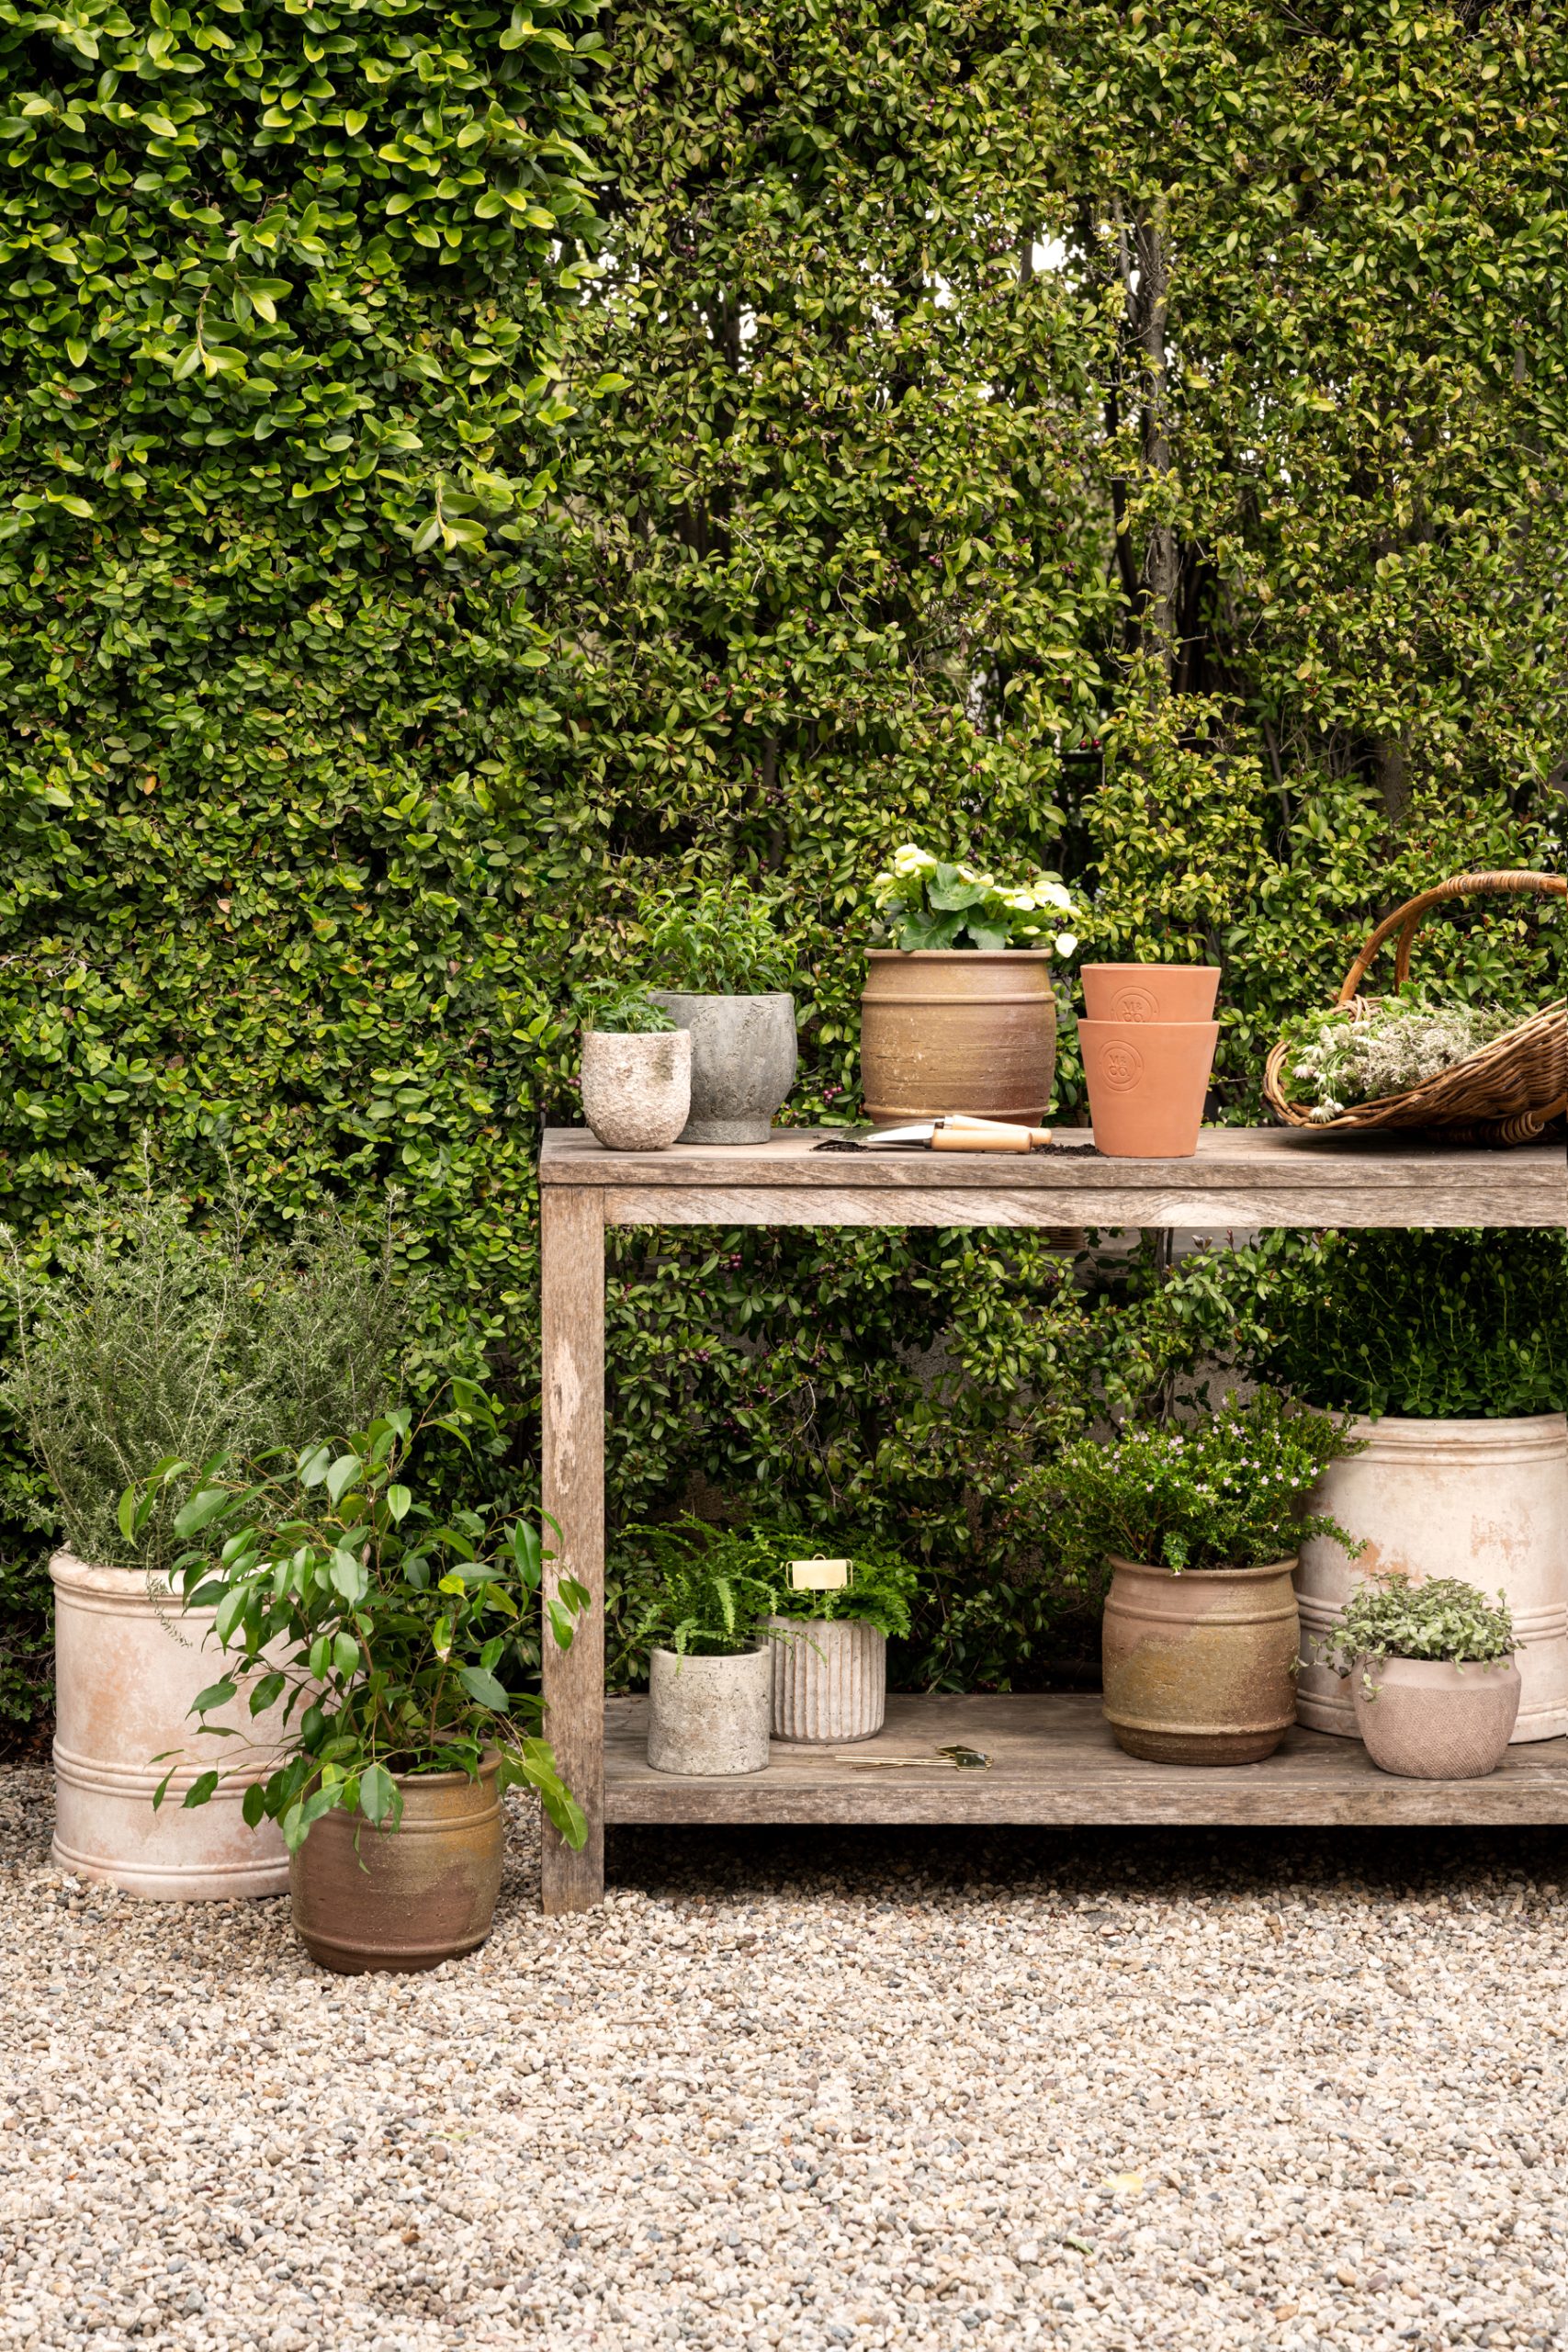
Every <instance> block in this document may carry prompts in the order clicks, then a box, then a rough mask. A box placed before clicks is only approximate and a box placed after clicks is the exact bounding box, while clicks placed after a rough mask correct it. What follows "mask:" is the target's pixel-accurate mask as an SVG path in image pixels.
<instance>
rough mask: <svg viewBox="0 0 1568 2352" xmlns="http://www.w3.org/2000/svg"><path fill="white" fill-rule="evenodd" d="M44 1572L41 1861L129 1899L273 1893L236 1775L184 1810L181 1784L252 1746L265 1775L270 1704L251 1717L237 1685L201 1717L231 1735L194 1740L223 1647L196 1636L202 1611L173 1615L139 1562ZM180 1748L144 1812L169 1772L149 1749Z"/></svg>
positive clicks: (272, 1836) (270, 1836)
mask: <svg viewBox="0 0 1568 2352" xmlns="http://www.w3.org/2000/svg"><path fill="white" fill-rule="evenodd" d="M49 1573H50V1575H51V1577H52V1578H53V1580H54V1671H55V1734H54V1781H55V1822H54V1860H55V1861H56V1862H57V1863H58V1865H59V1866H60V1868H61V1869H62V1870H68V1871H76V1872H77V1873H78V1875H79V1876H81V1877H83V1878H91V1879H103V1880H107V1882H108V1883H109V1884H110V1885H112V1886H118V1887H122V1888H123V1889H124V1890H125V1892H126V1893H127V1894H141V1895H148V1896H151V1897H152V1898H154V1899H156V1900H159V1901H163V1902H166V1903H202V1902H212V1901H216V1900H219V1899H220V1898H224V1897H228V1896H232V1895H241V1894H286V1893H287V1891H288V1855H287V1853H286V1852H285V1850H284V1846H283V1839H282V1838H281V1836H280V1835H279V1833H278V1830H277V1827H276V1824H274V1823H273V1822H270V1821H264V1822H263V1823H262V1824H261V1825H260V1826H259V1827H258V1828H255V1829H248V1828H247V1827H246V1826H245V1824H244V1821H243V1818H242V1815H241V1812H240V1807H241V1805H242V1804H243V1799H244V1784H243V1782H241V1781H226V1782H225V1783H224V1785H223V1786H222V1787H220V1789H219V1791H218V1792H217V1794H216V1795H215V1796H214V1797H213V1798H212V1799H211V1800H210V1801H209V1803H208V1804H204V1805H200V1806H198V1807H197V1808H196V1809H195V1810H194V1811H192V1812H190V1813H186V1811H185V1810H184V1809H183V1805H182V1802H181V1801H182V1799H183V1797H184V1795H185V1792H186V1790H187V1789H188V1788H189V1787H190V1785H191V1783H192V1781H195V1780H196V1779H197V1777H198V1775H199V1774H200V1773H202V1772H205V1771H210V1770H212V1769H213V1768H214V1767H215V1766H217V1767H220V1768H221V1769H222V1770H226V1771H228V1770H233V1769H234V1767H235V1766H236V1765H237V1764H238V1763H239V1762H240V1761H241V1758H242V1755H243V1753H244V1751H243V1750H242V1748H241V1740H245V1741H249V1742H251V1743H252V1744H253V1745H252V1747H251V1749H250V1751H249V1758H247V1760H251V1759H254V1768H255V1769H254V1772H253V1773H252V1774H251V1775H250V1777H251V1778H254V1779H255V1780H265V1777H266V1776H267V1774H268V1773H269V1772H270V1771H272V1770H273V1769H274V1767H275V1764H276V1755H275V1753H274V1750H273V1747H272V1742H273V1741H275V1740H276V1738H277V1736H278V1735H279V1733H280V1731H281V1721H280V1716H281V1710H280V1709H279V1710H276V1711H270V1712H269V1713H265V1714H264V1715H262V1716H261V1717H260V1718H259V1719H257V1720H255V1721H253V1719H252V1717H251V1714H250V1713H249V1710H248V1709H247V1707H246V1706H245V1704H244V1699H243V1693H242V1695H241V1697H240V1699H239V1700H237V1701H236V1702H235V1703H234V1705H233V1706H231V1707H226V1708H223V1709H221V1710H218V1711H215V1712H214V1713H213V1714H211V1715H210V1716H209V1718H208V1720H209V1722H212V1723H220V1724H229V1725H231V1728H232V1729H233V1730H234V1731H235V1732H237V1733H238V1734H239V1737H238V1738H235V1739H203V1738H202V1737H201V1735H200V1733H199V1731H198V1729H197V1725H196V1724H195V1723H194V1722H193V1721H192V1720H191V1717H190V1715H189V1713H188V1710H189V1707H190V1703H191V1702H192V1700H193V1699H194V1698H195V1697H196V1696H197V1692H198V1691H205V1690H206V1689H207V1687H208V1685H209V1683H212V1682H217V1681H220V1679H222V1676H223V1672H224V1660H223V1657H222V1653H221V1652H220V1649H219V1648H218V1645H217V1644H216V1643H215V1642H209V1639H208V1637H209V1634H210V1633H211V1630H212V1614H213V1612H212V1611H211V1610H209V1609H193V1610H190V1611H182V1610H181V1608H180V1606H179V1603H178V1601H177V1600H172V1599H171V1598H170V1597H169V1596H168V1595H167V1594H166V1593H165V1594H164V1595H163V1597H162V1598H161V1599H159V1600H154V1599H153V1598H152V1595H151V1594H150V1593H149V1592H148V1589H147V1579H146V1577H144V1576H143V1574H142V1573H141V1570H140V1569H139V1568H101V1567H92V1566H88V1564H87V1563H86V1562H85V1561H83V1560H78V1559H77V1558H76V1557H75V1555H73V1553H70V1552H57V1553H56V1554H55V1555H54V1557H53V1559H52V1560H51V1562H50V1564H49ZM168 1749H180V1750H183V1752H184V1755H185V1757H186V1759H187V1760H186V1762H184V1763H182V1764H181V1765H180V1767H179V1768H178V1770H176V1771H175V1777H174V1779H173V1780H172V1781H170V1783H169V1788H168V1793H167V1794H166V1795H165V1797H164V1802H163V1804H162V1805H161V1806H160V1807H159V1809H158V1811H157V1812H156V1813H154V1812H153V1810H152V1792H153V1791H154V1790H155V1789H156V1787H157V1785H158V1783H159V1781H161V1780H162V1779H163V1777H164V1773H165V1772H166V1771H167V1770H168V1769H169V1767H168V1765H167V1764H166V1763H164V1764H155V1763H154V1762H153V1761H152V1758H154V1757H155V1756H158V1755H160V1754H163V1753H164V1751H165V1750H168Z"/></svg>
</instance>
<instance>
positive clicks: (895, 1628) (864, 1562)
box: [760, 1528, 919, 1747]
mask: <svg viewBox="0 0 1568 2352" xmlns="http://www.w3.org/2000/svg"><path fill="white" fill-rule="evenodd" d="M760 1540H761V1542H762V1543H763V1544H765V1545H766V1547H767V1549H768V1550H769V1551H770V1552H771V1553H772V1555H773V1578H774V1590H775V1593H776V1596H777V1597H776V1599H775V1601H774V1604H773V1612H772V1614H771V1615H770V1616H769V1618H768V1620H767V1631H768V1632H769V1634H771V1635H772V1636H773V1737H774V1738H775V1739H782V1740H795V1741H801V1742H806V1743H810V1744H815V1745H817V1746H825V1745H831V1746H834V1747H839V1746H841V1745H843V1744H845V1743H847V1742H849V1741H852V1740H857V1739H873V1738H874V1737H875V1736H876V1734H877V1733H878V1732H879V1731H880V1730H881V1729H882V1726H883V1724H884V1723H885V1721H886V1715H887V1643H888V1638H889V1636H890V1635H892V1636H895V1637H897V1638H898V1639H900V1640H901V1639H903V1638H905V1637H906V1636H907V1635H908V1631H909V1615H910V1605H911V1603H912V1601H913V1600H914V1597H915V1593H916V1590H917V1589H918V1587H919V1569H918V1568H917V1567H915V1566H913V1565H912V1564H911V1563H910V1562H909V1561H908V1560H904V1559H900V1558H899V1557H898V1556H897V1554H896V1553H892V1552H888V1551H886V1550H884V1549H882V1548H881V1547H880V1546H879V1545H877V1544H868V1543H864V1542H862V1541H860V1540H858V1539H857V1540H855V1541H854V1542H853V1544H852V1556H850V1557H849V1558H848V1559H845V1560H842V1561H839V1560H833V1561H826V1560H821V1559H818V1558H816V1557H814V1556H813V1555H814V1554H815V1552H816V1550H817V1548H818V1547H817V1546H816V1544H814V1543H813V1541H812V1539H811V1538H810V1537H809V1536H807V1535H806V1534H805V1533H803V1532H801V1531H799V1530H797V1529H789V1528H784V1529H778V1530H770V1531H767V1532H765V1533H763V1534H762V1535H761V1539H760ZM839 1577H841V1578H842V1581H841V1582H840V1581H839V1580H838V1579H839Z"/></svg>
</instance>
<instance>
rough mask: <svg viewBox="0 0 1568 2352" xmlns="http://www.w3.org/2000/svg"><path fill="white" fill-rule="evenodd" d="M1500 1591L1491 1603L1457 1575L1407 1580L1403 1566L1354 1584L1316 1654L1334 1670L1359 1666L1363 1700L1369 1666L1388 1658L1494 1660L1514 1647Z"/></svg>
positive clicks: (1462, 1662)
mask: <svg viewBox="0 0 1568 2352" xmlns="http://www.w3.org/2000/svg"><path fill="white" fill-rule="evenodd" d="M1518 1646H1519V1642H1518V1636H1517V1634H1516V1633H1515V1631H1514V1621H1513V1618H1512V1617H1511V1615H1510V1614H1509V1611H1508V1603H1507V1599H1506V1595H1505V1594H1504V1593H1502V1592H1501V1591H1500V1592H1499V1593H1498V1595H1497V1600H1496V1603H1495V1606H1494V1604H1493V1603H1492V1602H1491V1601H1489V1600H1487V1598H1486V1596H1485V1594H1484V1593H1483V1592H1482V1591H1481V1590H1480V1589H1479V1588H1478V1587H1477V1586H1475V1585H1472V1584H1466V1583H1464V1582H1462V1581H1461V1578H1460V1577H1430V1578H1428V1579H1427V1581H1426V1582H1425V1583H1412V1581H1411V1579H1410V1577H1409V1576H1408V1575H1407V1574H1406V1573H1405V1572H1404V1570H1403V1569H1393V1570H1391V1571H1390V1572H1389V1574H1388V1575H1386V1576H1383V1577H1376V1578H1373V1579H1371V1580H1369V1581H1368V1582H1367V1583H1365V1584H1359V1585H1357V1586H1356V1588H1355V1589H1354V1590H1353V1591H1352V1593H1351V1595H1350V1598H1349V1600H1348V1601H1347V1602H1346V1604H1345V1610H1344V1613H1343V1615H1342V1616H1341V1617H1340V1618H1339V1620H1338V1622H1337V1624H1336V1625H1335V1627H1334V1630H1333V1633H1332V1634H1329V1635H1327V1636H1325V1640H1324V1642H1323V1644H1322V1653H1323V1656H1324V1657H1325V1659H1326V1661H1327V1663H1328V1664H1329V1665H1330V1666H1331V1667H1332V1668H1334V1670H1335V1672H1336V1673H1337V1674H1340V1675H1346V1674H1350V1673H1353V1672H1354V1671H1355V1669H1356V1668H1358V1667H1359V1668H1361V1669H1362V1674H1363V1684H1362V1687H1363V1689H1364V1690H1365V1691H1366V1694H1367V1696H1368V1698H1369V1699H1375V1698H1376V1697H1377V1692H1378V1686H1377V1683H1376V1681H1375V1679H1374V1677H1375V1674H1376V1671H1377V1668H1379V1667H1381V1666H1382V1664H1383V1663H1384V1661H1385V1660H1386V1659H1388V1658H1391V1657H1411V1658H1431V1659H1437V1660H1440V1661H1441V1662H1443V1663H1444V1664H1447V1665H1450V1666H1461V1667H1462V1666H1495V1665H1498V1664H1499V1663H1501V1661H1502V1660H1504V1659H1505V1658H1508V1657H1512V1656H1513V1654H1514V1652H1515V1651H1516V1650H1517V1648H1518Z"/></svg>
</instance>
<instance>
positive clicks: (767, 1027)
mask: <svg viewBox="0 0 1568 2352" xmlns="http://www.w3.org/2000/svg"><path fill="white" fill-rule="evenodd" d="M647 928H648V948H649V970H650V972H651V974H652V976H653V978H655V979H656V980H657V981H658V982H659V985H658V986H657V987H655V988H651V989H649V996H650V997H651V998H652V1000H653V1001H654V1002H655V1003H656V1004H659V1005H662V1006H663V1008H664V1010H665V1011H666V1012H668V1013H669V1015H670V1017H671V1020H672V1021H673V1022H674V1023H675V1025H676V1027H677V1028H678V1029H684V1030H687V1031H689V1032H690V1034H691V1039H692V1106H691V1115H690V1116H689V1118H688V1119H687V1121H686V1124H685V1125H684V1127H682V1130H681V1135H680V1137H679V1140H680V1141H681V1142H682V1143H717V1144H738V1143H766V1141H767V1139H768V1137H769V1136H770V1135H771V1134H772V1132H773V1114H774V1112H775V1111H776V1110H777V1109H778V1108H779V1106H780V1104H781V1103H783V1102H784V1098H785V1096H786V1095H787V1094H788V1092H789V1090H790V1088H791V1087H792V1086H793V1085H794V1084H795V1066H796V1063H797V1060H798V1058H799V1056H798V1049H797V1046H796V1043H795V998H794V996H793V995H792V994H791V992H790V982H791V980H792V979H793V978H794V963H793V959H792V957H791V956H790V952H789V949H788V947H787V945H786V944H785V943H784V940H783V939H782V938H781V936H780V934H779V932H778V930H777V929H776V927H775V923H774V919H773V910H772V909H771V908H770V907H769V905H768V903H767V902H766V900H764V899H758V898H757V897H755V896H753V895H750V893H749V891H748V889H747V886H745V885H744V884H736V885H733V886H731V887H730V888H720V887H719V886H718V885H717V884H714V883H705V884H704V885H703V887H702V888H700V889H699V890H698V891H697V892H696V893H695V895H694V897H692V898H689V899H671V900H665V901H661V902H660V905H659V907H658V908H657V909H656V910H654V911H653V912H652V914H651V916H650V918H649V922H648V926H647Z"/></svg>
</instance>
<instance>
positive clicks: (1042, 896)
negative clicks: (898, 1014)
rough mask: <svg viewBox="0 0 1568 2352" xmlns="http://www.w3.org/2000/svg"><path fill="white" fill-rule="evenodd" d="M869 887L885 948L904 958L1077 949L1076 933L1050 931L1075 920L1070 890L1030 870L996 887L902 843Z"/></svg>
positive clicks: (986, 877)
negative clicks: (926, 953)
mask: <svg viewBox="0 0 1568 2352" xmlns="http://www.w3.org/2000/svg"><path fill="white" fill-rule="evenodd" d="M874 889H875V892H876V899H877V904H878V905H879V906H880V907H881V909H882V911H883V914H884V916H885V918H886V922H887V926H888V929H889V930H890V931H891V932H892V934H893V944H894V945H895V947H897V948H899V949H901V950H902V951H903V952H904V953H905V954H906V955H908V954H911V953H912V952H913V951H914V950H915V949H917V948H921V947H987V948H998V947H1037V948H1044V949H1045V950H1046V951H1047V952H1055V954H1056V955H1058V956H1071V955H1073V954H1075V953H1076V952H1077V944H1078V943H1077V935H1076V933H1073V932H1071V931H1068V930H1066V929H1065V928H1064V929H1062V930H1057V929H1056V928H1055V924H1056V923H1057V922H1060V920H1061V919H1062V918H1063V917H1064V916H1066V917H1068V918H1071V919H1073V920H1076V921H1081V916H1080V914H1079V911H1078V909H1077V904H1076V901H1075V900H1074V898H1073V894H1072V892H1071V891H1070V890H1069V889H1068V888H1066V885H1065V884H1064V883H1062V882H1061V881H1059V880H1058V879H1057V877H1056V876H1055V875H1054V874H1043V873H1041V872H1040V871H1039V870H1038V869H1036V871H1035V872H1034V873H1033V874H1032V875H1031V876H1030V878H1029V880H1028V881H1027V882H1020V883H1010V882H998V880H997V878H996V876H994V875H991V874H980V873H977V872H976V869H975V867H974V866H972V865H949V864H948V863H946V861H945V860H943V859H942V858H939V857H935V856H933V855H932V854H931V851H930V850H926V849H917V848H916V846H915V844H914V842H905V843H904V844H903V846H902V848H900V849H896V850H895V851H894V853H893V862H892V865H891V867H890V869H889V871H888V872H887V873H886V874H879V875H878V876H877V877H876V881H875V883H874Z"/></svg>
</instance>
